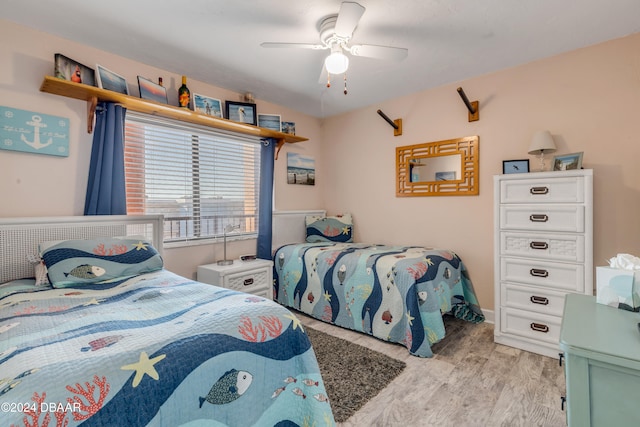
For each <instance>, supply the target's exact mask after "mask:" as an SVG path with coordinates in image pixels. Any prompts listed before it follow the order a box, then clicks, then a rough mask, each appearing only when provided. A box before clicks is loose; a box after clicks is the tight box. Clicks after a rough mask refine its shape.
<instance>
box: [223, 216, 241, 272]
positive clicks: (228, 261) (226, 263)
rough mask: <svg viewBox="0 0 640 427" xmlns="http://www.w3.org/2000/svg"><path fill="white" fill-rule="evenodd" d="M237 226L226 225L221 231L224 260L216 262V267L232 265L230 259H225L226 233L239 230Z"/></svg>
mask: <svg viewBox="0 0 640 427" xmlns="http://www.w3.org/2000/svg"><path fill="white" fill-rule="evenodd" d="M239 228H240V226H239V225H231V224H228V225H227V226H226V227H225V228H224V231H223V236H224V259H221V260H220V261H218V265H231V264H233V260H232V259H227V233H231V232H232V231H233V230H236V229H239Z"/></svg>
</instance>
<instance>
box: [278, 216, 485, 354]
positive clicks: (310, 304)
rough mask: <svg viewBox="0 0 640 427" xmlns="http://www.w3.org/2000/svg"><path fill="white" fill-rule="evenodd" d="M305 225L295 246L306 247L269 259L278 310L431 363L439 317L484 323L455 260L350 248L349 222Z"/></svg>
mask: <svg viewBox="0 0 640 427" xmlns="http://www.w3.org/2000/svg"><path fill="white" fill-rule="evenodd" d="M301 215H304V212H301ZM304 217H305V220H304V221H305V222H304V230H305V232H304V235H303V236H302V238H301V240H304V239H306V240H307V242H305V243H286V244H282V245H279V247H278V248H277V249H276V250H275V253H274V299H275V300H276V301H277V302H279V303H280V304H282V305H284V306H286V307H290V308H293V309H295V310H298V311H301V312H303V313H306V314H308V315H311V316H313V317H314V318H317V319H320V320H322V321H325V322H327V323H331V324H334V325H337V326H341V327H344V328H348V329H352V330H356V331H360V332H363V333H366V334H369V335H373V336H375V337H377V338H380V339H383V340H385V341H390V342H394V343H399V344H402V345H404V346H405V347H406V348H407V349H408V350H409V353H411V354H412V355H415V356H420V357H431V356H432V355H433V353H432V351H431V345H432V344H434V343H436V342H438V341H440V340H441V339H442V338H444V336H445V333H446V331H445V326H444V320H443V317H442V316H443V315H445V314H447V315H452V316H455V317H457V318H459V319H463V320H467V321H469V322H473V323H479V322H482V321H484V315H483V314H482V311H481V309H480V307H479V305H478V301H477V298H476V295H475V292H474V290H473V285H472V282H471V280H470V278H469V275H468V272H467V270H466V268H465V266H464V264H463V262H462V260H461V259H460V257H459V256H458V255H457V254H456V253H454V252H452V251H450V250H445V249H433V248H427V247H417V246H387V245H372V244H363V243H353V242H352V240H353V237H352V235H353V224H352V220H351V218H350V216H340V217H325V216H323V215H322V214H320V215H304ZM296 221H297V222H296V223H295V224H294V225H293V226H289V227H286V228H287V229H288V230H290V229H292V228H293V229H299V227H301V220H300V217H298V218H297V219H296ZM288 238H289V240H292V239H293V238H292V237H291V236H288ZM280 243H282V242H280Z"/></svg>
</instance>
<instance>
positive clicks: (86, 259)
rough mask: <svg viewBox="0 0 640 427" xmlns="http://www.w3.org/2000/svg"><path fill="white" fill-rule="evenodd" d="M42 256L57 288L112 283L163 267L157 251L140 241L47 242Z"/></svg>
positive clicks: (41, 247) (43, 244)
mask: <svg viewBox="0 0 640 427" xmlns="http://www.w3.org/2000/svg"><path fill="white" fill-rule="evenodd" d="M40 255H41V257H42V259H43V260H44V263H45V265H46V266H47V274H48V276H49V281H50V282H51V284H52V285H53V287H54V288H65V287H69V286H77V285H83V284H95V283H103V282H111V281H113V280H115V279H123V278H127V277H131V276H135V275H138V274H143V273H150V272H152V271H156V270H160V269H162V267H163V261H162V257H161V256H160V254H159V253H158V251H156V249H155V248H154V247H153V246H152V245H151V243H149V242H148V241H146V240H143V239H138V238H133V239H123V238H111V237H101V238H97V239H91V240H64V241H57V242H45V243H41V244H40Z"/></svg>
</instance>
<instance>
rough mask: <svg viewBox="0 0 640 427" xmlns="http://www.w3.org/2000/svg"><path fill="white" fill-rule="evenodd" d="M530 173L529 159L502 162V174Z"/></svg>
mask: <svg viewBox="0 0 640 427" xmlns="http://www.w3.org/2000/svg"><path fill="white" fill-rule="evenodd" d="M528 172H529V159H519V160H503V161H502V173H503V174H510V173H528Z"/></svg>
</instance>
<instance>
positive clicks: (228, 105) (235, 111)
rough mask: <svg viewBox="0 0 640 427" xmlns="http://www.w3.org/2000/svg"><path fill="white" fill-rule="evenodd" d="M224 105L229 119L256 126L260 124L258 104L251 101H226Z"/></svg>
mask: <svg viewBox="0 0 640 427" xmlns="http://www.w3.org/2000/svg"><path fill="white" fill-rule="evenodd" d="M224 107H225V110H226V112H227V114H226V116H227V119H229V120H233V121H234V122H240V123H247V124H250V125H254V126H255V125H257V124H258V114H257V111H256V104H252V103H250V102H236V101H225V103H224Z"/></svg>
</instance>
